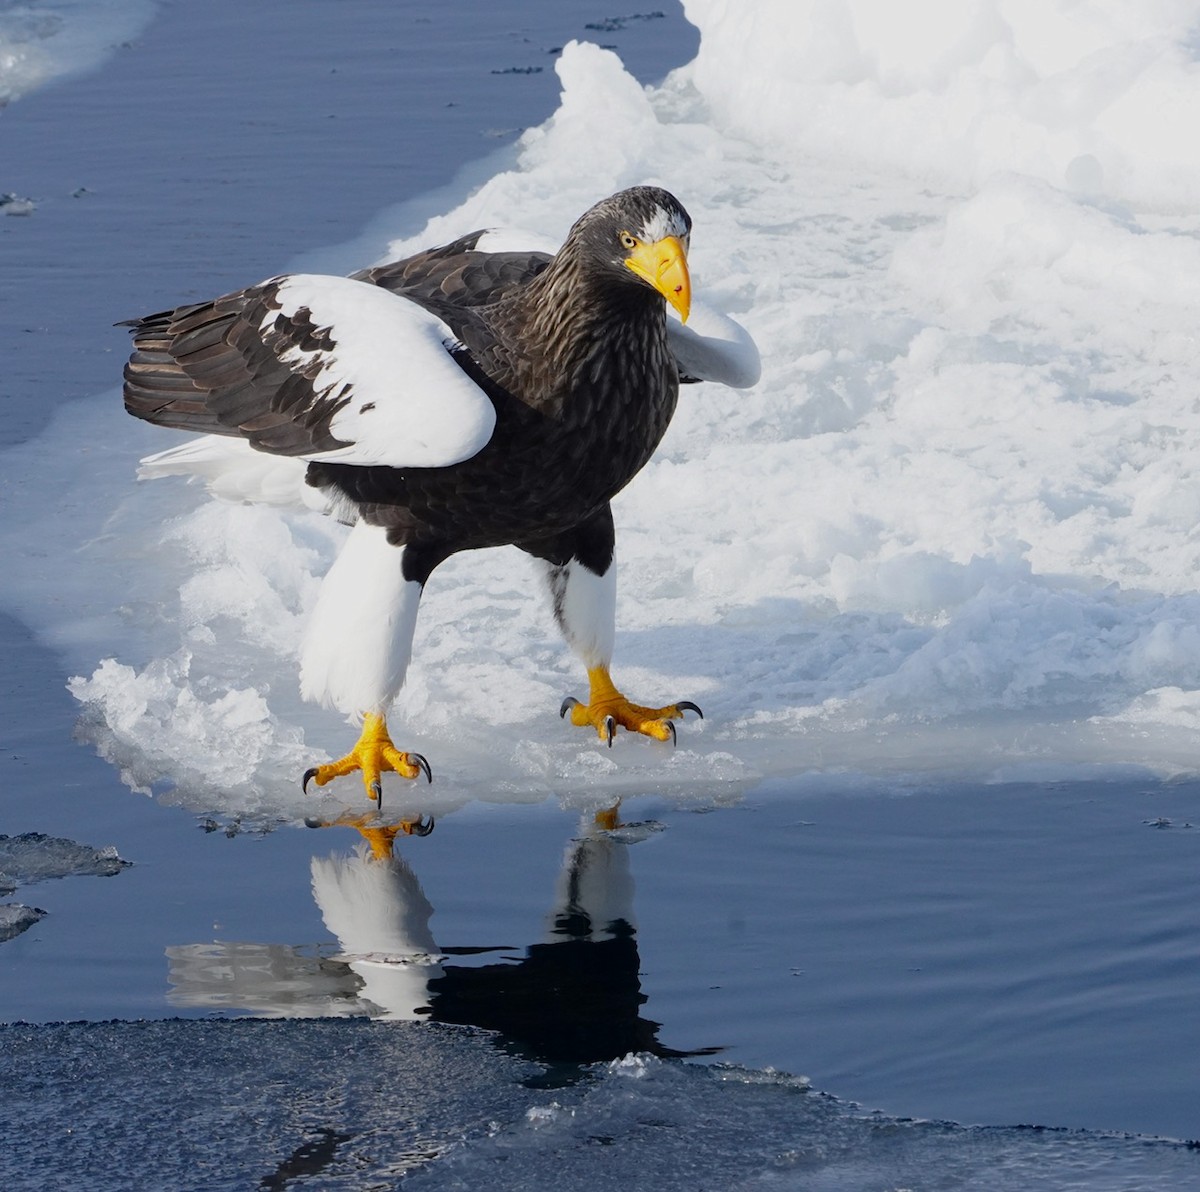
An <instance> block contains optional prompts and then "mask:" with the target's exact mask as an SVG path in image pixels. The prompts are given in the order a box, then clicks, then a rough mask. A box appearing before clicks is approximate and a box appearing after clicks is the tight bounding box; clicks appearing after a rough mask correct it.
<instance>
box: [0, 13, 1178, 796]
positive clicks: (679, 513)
mask: <svg viewBox="0 0 1200 1192" xmlns="http://www.w3.org/2000/svg"><path fill="white" fill-rule="evenodd" d="M685 9H686V12H687V15H688V17H689V19H690V20H692V21H693V22H694V23H695V24H697V25H698V26H699V28H700V30H701V48H700V52H699V54H698V56H697V58H696V59H695V61H694V62H692V63H691V64H689V65H688V66H685V67H683V68H681V69H680V70H678V71H676V72H674V73H673V74H672V75H671V76H670V77H669V78H668V79H667V80H666V81H665V82H664V83H663V84H662V85H661V86H658V87H653V88H649V89H644V88H643V87H642V86H641V85H639V84H638V83H637V82H636V81H635V80H634V79H633V78H632V77H631V76H630V75H629V74H628V73H627V72H626V71H625V70H624V69H623V67H622V65H621V63H620V61H619V60H618V59H617V57H616V56H615V55H614V54H612V53H611V52H609V51H606V50H603V49H601V48H599V47H597V46H595V45H590V44H582V43H572V44H569V45H567V46H566V47H565V48H564V50H563V52H562V55H561V57H560V58H559V60H558V62H557V67H556V69H557V70H558V73H559V76H560V78H561V82H562V100H561V105H560V107H559V109H558V111H557V112H556V113H555V115H554V116H553V117H552V118H551V119H550V120H549V121H547V122H546V123H545V124H544V125H542V126H541V127H538V128H534V129H531V130H530V131H528V132H527V133H525V134H524V136H523V137H522V139H521V141H520V143H519V146H518V150H517V154H516V161H515V163H513V164H510V165H509V166H508V168H502V169H501V168H499V167H498V171H497V172H496V173H495V174H494V175H493V176H492V177H491V178H490V179H489V180H488V181H487V182H486V183H484V184H483V185H481V186H479V187H477V188H476V189H474V190H472V191H471V192H470V193H467V194H465V196H464V197H463V198H462V201H461V203H460V204H459V205H458V206H457V207H454V208H453V209H452V210H448V211H446V212H445V213H444V214H442V215H440V216H439V217H437V218H435V219H432V220H430V221H429V223H428V224H426V225H425V226H421V227H397V229H396V233H397V235H396V239H395V241H394V242H393V243H392V245H391V251H390V254H389V255H390V256H399V255H402V254H405V253H407V252H410V251H413V250H415V249H418V248H420V247H423V246H426V245H429V244H432V243H438V242H444V241H447V240H449V239H451V238H453V237H455V236H457V235H460V234H462V233H464V232H466V231H469V230H471V229H474V228H477V227H481V226H497V225H502V226H507V227H516V228H521V227H524V228H528V229H530V242H531V243H533V242H535V241H540V238H542V237H545V236H550V237H551V238H556V237H557V238H561V236H562V235H563V234H564V233H565V232H566V230H567V228H568V227H569V225H570V223H571V222H572V220H573V219H574V218H575V217H576V216H577V215H578V214H579V213H580V212H581V211H583V210H584V209H585V208H586V207H588V206H589V205H590V204H591V203H592V202H594V201H595V200H596V199H597V198H598V197H600V196H602V195H603V194H606V193H609V192H611V191H614V190H617V189H619V188H621V187H624V186H628V185H632V184H636V183H651V184H656V185H662V186H665V187H667V188H668V189H670V190H672V191H673V192H674V193H676V194H677V195H678V196H679V197H680V198H681V199H682V200H683V202H684V203H685V205H686V206H687V207H688V209H689V211H690V212H691V214H692V216H693V219H694V220H695V231H694V234H693V243H692V253H691V263H692V267H693V282H694V291H695V294H696V296H697V297H698V298H700V299H703V300H704V301H706V302H708V303H711V304H712V305H713V306H715V307H717V308H719V309H723V310H725V311H728V312H729V313H730V314H731V315H732V316H733V317H734V318H736V319H737V320H738V321H739V322H741V323H742V324H744V325H745V326H746V327H747V328H748V329H749V331H750V332H751V333H752V335H753V336H754V338H755V340H756V341H757V343H758V345H759V347H760V349H761V352H762V359H763V370H762V379H761V381H760V382H759V384H758V385H757V386H756V387H755V388H754V389H752V390H749V391H745V392H742V391H733V390H730V389H727V388H724V387H722V386H719V385H699V386H689V387H688V388H686V389H685V390H684V392H683V394H682V396H681V403H680V408H679V412H678V414H677V415H676V418H675V421H674V423H673V425H672V427H671V429H670V431H669V433H668V435H667V438H666V440H665V441H664V443H663V445H662V448H661V449H660V451H659V453H658V455H657V456H656V457H655V459H654V460H653V461H652V462H651V463H650V464H649V465H648V466H647V468H646V469H645V470H644V472H643V473H642V474H641V475H640V476H639V477H638V478H637V479H636V480H635V481H634V482H633V484H632V485H630V487H629V488H628V489H627V490H626V491H625V492H624V493H622V494H621V495H620V496H619V497H618V499H617V501H616V502H615V506H614V508H615V514H616V520H617V527H618V562H619V567H620V580H619V596H618V632H617V649H616V658H615V664H614V673H615V676H616V678H617V679H618V681H619V682H620V683H621V684H622V686H623V687H625V688H626V689H627V691H628V692H629V694H630V695H631V696H632V697H634V698H637V699H639V700H643V701H650V700H653V701H658V700H664V701H665V700H668V699H676V698H687V699H692V700H695V701H696V702H697V703H699V704H700V705H701V706H702V707H703V709H704V712H705V717H706V718H705V720H704V721H703V722H702V723H701V724H695V723H693V722H689V723H688V724H687V725H686V726H685V727H684V728H683V729H681V732H680V736H679V744H678V748H677V749H675V750H674V751H671V750H670V749H669V748H664V747H663V746H661V745H659V744H658V743H655V742H647V741H641V740H635V739H632V738H628V737H621V738H619V739H618V741H617V742H616V745H615V746H614V748H613V749H611V750H608V749H605V748H603V747H602V746H598V745H597V743H596V741H595V739H594V738H593V737H589V736H588V735H587V734H584V733H581V732H579V731H577V730H572V729H571V728H570V727H569V726H567V725H564V724H563V723H562V722H561V721H560V720H559V719H558V717H557V716H556V715H555V712H556V710H557V708H558V705H559V702H560V701H561V699H562V697H563V696H564V695H566V694H570V693H574V694H577V695H578V694H582V690H581V688H582V686H583V683H582V675H581V673H580V672H579V670H578V668H577V665H576V663H575V662H574V660H573V659H572V658H571V656H570V654H569V652H568V650H567V649H566V647H565V646H564V645H563V644H562V643H561V641H560V640H559V639H558V637H557V634H556V632H555V630H554V627H553V624H552V620H551V618H550V616H549V613H548V611H547V610H546V609H545V608H544V607H542V605H541V602H540V598H539V596H538V593H537V591H536V586H535V584H534V582H533V577H532V573H531V570H530V568H529V565H528V563H527V561H526V560H525V559H523V558H522V557H520V556H519V555H517V554H516V553H515V552H513V551H494V552H484V553H479V554H474V555H464V556H458V557H456V558H454V559H452V560H451V561H450V562H448V563H447V564H445V565H444V566H443V567H441V568H440V569H439V570H438V572H437V573H436V575H435V576H434V578H433V580H432V581H431V583H430V585H429V588H428V590H427V592H426V596H425V599H424V601H423V605H422V609H421V614H420V619H419V622H418V627H417V635H416V642H415V651H414V662H413V666H412V669H411V671H410V673H409V682H408V686H407V688H406V690H405V691H404V692H403V693H402V695H401V698H400V701H399V703H398V705H397V708H396V712H395V715H394V717H393V728H394V736H395V737H396V739H397V741H398V743H400V744H401V747H403V748H416V749H419V750H420V751H421V752H422V753H424V754H426V755H427V756H428V757H429V758H430V760H431V762H432V764H433V767H434V774H435V778H436V783H435V786H434V788H433V790H432V798H433V799H434V800H435V802H433V803H430V802H428V800H426V801H425V802H424V804H423V805H425V806H428V807H429V808H431V809H435V810H439V812H440V813H441V812H444V811H445V810H447V809H448V808H449V807H451V806H453V805H456V804H458V803H461V802H462V801H465V800H467V799H472V798H487V799H499V800H513V799H521V800H527V799H528V800H534V799H540V798H543V797H545V796H546V795H547V794H549V793H558V794H560V795H564V796H566V797H569V798H575V797H577V798H578V799H579V800H580V801H581V802H586V801H587V799H588V798H589V797H591V796H593V795H594V796H596V797H598V798H602V797H604V796H606V795H608V794H612V793H617V792H620V791H623V790H641V791H645V790H657V791H662V792H667V793H676V794H679V795H680V796H681V797H682V796H684V795H685V794H690V795H691V796H695V797H700V798H706V799H712V798H718V797H731V796H734V795H736V792H737V791H738V790H740V789H743V788H744V787H745V785H746V784H748V783H752V782H754V781H756V780H758V779H759V778H760V777H762V776H764V775H801V774H806V773H811V772H814V771H818V772H830V771H833V770H838V771H850V772H851V773H863V774H872V775H880V774H882V775H889V776H894V777H895V778H896V779H897V780H903V779H905V778H906V777H908V778H911V777H913V776H915V777H916V778H917V779H919V780H922V781H926V780H929V779H931V778H932V779H937V778H954V779H960V778H975V779H978V778H985V779H987V778H996V779H1004V778H1009V777H1013V776H1022V777H1038V776H1044V775H1054V776H1056V777H1061V776H1065V775H1079V774H1085V773H1091V772H1095V771H1096V769H1097V768H1100V769H1101V770H1102V771H1103V772H1109V773H1111V772H1115V771H1122V772H1133V773H1139V772H1140V773H1147V772H1148V773H1153V774H1155V775H1159V776H1176V775H1181V774H1193V775H1194V774H1195V773H1196V772H1197V769H1198V768H1200V767H1198V766H1197V758H1198V756H1200V754H1198V752H1197V747H1196V743H1195V742H1196V731H1197V729H1198V728H1200V595H1198V594H1197V593H1196V591H1195V590H1194V580H1193V577H1194V575H1195V573H1196V570H1197V563H1198V562H1200V534H1198V533H1197V531H1196V524H1197V518H1198V515H1200V488H1198V487H1197V484H1196V482H1195V480H1194V476H1195V475H1196V474H1197V472H1198V471H1200V467H1198V465H1200V404H1198V403H1197V400H1196V396H1195V389H1194V383H1193V378H1194V377H1196V376H1197V375H1200V368H1198V365H1200V344H1198V340H1197V335H1196V331H1195V327H1196V325H1197V321H1198V316H1200V280H1197V279H1198V278H1200V219H1197V217H1196V215H1195V213H1194V211H1193V210H1192V209H1191V207H1190V206H1189V201H1190V197H1191V196H1193V195H1194V194H1196V193H1198V191H1200V148H1198V146H1197V143H1196V141H1195V138H1194V137H1192V136H1191V134H1190V131H1189V130H1190V129H1192V128H1193V127H1195V125H1196V118H1195V117H1197V116H1200V111H1198V109H1200V64H1198V63H1197V61H1196V46H1197V42H1196V38H1195V10H1194V5H1191V4H1188V3H1183V2H1181V0H1158V2H1156V3H1154V4H1152V5H1140V6H1138V7H1137V11H1136V14H1135V13H1134V11H1133V9H1132V8H1131V7H1130V6H1128V5H1123V4H1119V3H1102V2H1095V3H1086V4H1080V3H1075V2H1069V0H1041V2H1039V3H1038V4H1036V5H1035V4H1032V3H1029V2H1028V0H973V2H971V3H966V4H962V3H958V4H951V3H949V0H922V2H920V3H913V4H910V5H907V6H905V7H904V8H903V10H899V9H897V8H896V7H895V6H894V5H889V4H886V3H883V2H882V0H823V2H822V3H816V2H815V0H762V2H761V3H759V4H757V5H754V6H751V8H749V9H747V8H746V7H745V6H733V5H729V4H726V3H722V2H721V0H686V3H685ZM1168 112H1169V113H1170V114H1171V115H1170V119H1166V118H1164V113H1168ZM1189 114H1190V116H1189ZM614 130H619V135H618V133H617V132H614ZM301 248H303V246H301V245H297V249H298V250H300V249H301ZM324 256H325V257H326V258H328V259H330V260H333V259H336V260H337V262H338V263H337V267H339V268H343V269H345V270H346V271H349V270H351V269H353V268H356V267H361V266H363V265H365V264H369V263H370V262H368V261H364V260H361V259H356V258H355V257H354V256H353V246H349V247H346V248H344V249H342V250H340V253H339V251H327V252H326V253H325V254H324ZM255 280H258V279H255V278H251V277H247V278H246V281H247V282H251V281H255ZM171 298H172V296H171V295H147V298H146V302H147V307H146V309H147V310H150V309H154V308H155V304H156V303H157V304H160V305H161V304H162V303H163V302H164V301H170V300H171ZM118 350H119V347H118ZM115 380H116V370H115V368H114V381H115ZM172 442H173V440H172V438H171V436H169V435H166V434H162V433H155V432H153V431H151V430H150V429H148V428H145V427H141V426H138V425H136V424H133V423H132V421H131V420H129V419H128V418H126V416H125V415H124V414H123V413H122V412H121V410H120V402H119V398H118V397H117V396H116V395H115V394H113V393H106V394H104V395H102V396H100V397H97V398H95V399H93V400H91V401H88V402H86V403H82V404H81V405H79V406H76V407H73V408H70V409H68V410H67V411H65V412H64V413H63V414H62V415H61V416H60V417H59V419H58V421H57V422H56V424H55V425H54V426H53V427H52V428H51V430H50V431H48V432H47V434H46V435H45V436H43V437H42V438H41V439H40V440H38V441H37V442H35V443H33V444H29V445H26V446H25V447H22V448H18V449H16V450H13V451H10V452H8V453H7V454H6V456H5V458H4V461H3V466H4V471H5V474H6V475H7V476H9V477H10V478H15V479H14V480H13V482H12V486H11V499H12V503H13V506H14V509H15V513H16V516H14V517H11V518H10V519H9V521H8V524H7V526H6V528H5V529H4V531H3V534H4V538H3V550H4V553H5V554H6V556H8V557H23V558H26V559H28V560H29V562H30V566H29V567H28V568H25V569H23V570H22V572H21V574H20V575H13V574H7V575H5V576H4V578H3V580H2V581H0V582H2V584H3V589H2V590H0V595H3V597H4V600H5V603H6V604H8V605H9V606H10V607H12V608H13V609H15V610H16V611H17V612H18V613H19V614H20V615H21V616H23V617H24V618H25V619H26V620H27V621H28V622H29V623H31V624H32V625H34V626H35V627H36V628H37V629H38V630H39V632H40V633H41V635H42V636H43V637H44V639H45V640H47V641H48V642H50V643H52V644H53V645H55V646H56V647H57V648H59V649H60V650H61V652H62V653H63V655H64V657H65V659H66V664H67V666H68V667H69V668H70V671H71V673H73V674H75V675H76V677H75V678H73V679H72V680H71V690H72V691H73V692H74V694H75V695H76V697H77V698H78V699H79V700H80V702H81V704H82V706H83V714H84V725H85V728H84V731H85V732H86V734H87V735H88V736H89V737H90V739H92V740H93V741H94V742H95V744H96V746H97V747H98V748H99V749H100V751H101V752H102V753H103V754H104V755H105V756H107V757H109V758H110V759H111V760H112V761H113V763H114V764H115V765H117V766H119V767H120V768H121V770H122V772H123V774H124V775H125V777H126V780H127V781H128V782H129V783H130V785H131V786H134V787H135V788H137V789H143V790H147V791H155V792H164V791H173V792H174V793H173V794H172V795H171V796H170V797H172V798H173V799H176V800H179V801H182V802H184V803H186V804H188V805H190V806H194V807H198V808H199V807H203V808H204V809H206V810H218V811H219V810H235V809H236V810H238V811H239V812H242V813H246V814H251V815H253V814H261V815H263V816H266V817H273V816H275V817H283V818H297V817H299V816H301V815H302V814H303V813H304V811H305V810H306V809H308V808H310V807H311V801H308V802H306V801H305V800H304V799H303V797H302V796H301V795H300V792H299V784H298V782H297V777H298V775H299V772H300V771H301V769H303V767H304V766H306V765H309V764H315V763H316V762H319V761H321V760H324V759H325V758H326V757H328V756H329V753H330V752H340V751H342V750H344V748H345V747H347V746H348V745H349V744H350V741H351V739H352V733H351V730H350V729H348V728H347V727H346V726H345V725H344V724H342V723H341V721H340V720H339V718H338V717H337V716H336V715H334V714H332V713H327V712H321V711H319V710H316V709H312V708H308V707H306V706H304V705H302V704H301V703H300V701H299V698H298V695H297V680H296V656H297V649H298V643H299V640H300V634H301V632H302V627H303V623H304V619H305V615H306V613H307V611H308V610H309V609H310V608H311V607H312V605H313V602H314V600H315V596H316V591H317V588H318V585H319V580H320V576H321V574H322V573H323V572H324V570H325V569H326V568H327V567H328V565H329V563H330V561H331V559H332V558H333V556H334V553H335V551H336V549H337V546H338V543H339V541H340V539H341V537H342V536H343V534H344V531H343V530H342V529H341V528H340V527H338V526H336V525H334V524H332V523H331V522H329V521H328V520H325V519H322V518H321V517H320V516H319V515H318V514H316V513H309V514H289V513H286V512H282V511H279V510H276V509H273V508H268V507H261V506H253V507H252V506H247V505H240V504H235V503H230V502H228V501H218V500H215V499H212V498H210V497H209V496H208V495H207V494H206V492H205V490H204V489H203V487H202V486H201V485H193V486H190V487H189V486H187V485H186V484H185V482H183V481H182V480H179V479H177V478H172V479H166V480H161V479H160V480H155V481H153V482H148V483H144V484H141V485H139V484H136V483H135V481H134V475H135V472H136V469H137V459H138V457H139V456H140V455H144V454H147V453H148V452H151V451H155V450H159V449H162V448H166V447H169V446H170V445H171V444H172ZM22 477H24V478H25V480H24V481H22V479H21V478H22ZM35 477H36V478H37V480H36V483H35V482H34V478H35ZM48 477H51V478H53V484H52V485H49V486H48V485H47V478H48ZM47 487H50V488H51V489H52V490H53V491H52V493H51V496H50V499H49V502H48V503H44V501H45V493H46V489H47ZM64 527H65V532H66V537H65V539H64ZM51 544H52V545H51ZM64 557H67V558H69V559H70V560H71V566H70V568H64V567H63V566H62V560H63V559H64ZM51 579H52V580H53V593H54V594H53V598H52V599H51V600H49V601H48V600H47V599H46V592H47V584H48V583H49V582H50V580H51ZM398 789H399V788H397V790H398ZM345 794H346V797H347V798H348V799H356V798H358V797H359V793H358V792H353V791H350V790H347V791H346V792H345ZM421 796H422V799H425V795H424V792H421ZM321 797H322V798H327V797H328V796H327V795H323V796H321ZM406 797H408V794H407V793H405V794H397V795H390V796H388V798H389V799H391V800H393V801H395V800H397V799H403V798H406Z"/></svg>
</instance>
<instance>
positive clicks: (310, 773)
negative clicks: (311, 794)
mask: <svg viewBox="0 0 1200 1192" xmlns="http://www.w3.org/2000/svg"><path fill="white" fill-rule="evenodd" d="M316 776H317V767H316V766H313V767H312V769H311V770H305V771H304V777H303V778H302V779H301V780H300V789H301V790H302V791H303V792H304V793H305V794H306V795H307V794H308V782H309V779H310V778H316Z"/></svg>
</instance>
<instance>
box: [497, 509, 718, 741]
mask: <svg viewBox="0 0 1200 1192" xmlns="http://www.w3.org/2000/svg"><path fill="white" fill-rule="evenodd" d="M614 544H615V534H614V530H613V520H612V512H611V510H610V509H609V508H608V507H607V506H606V507H605V508H604V509H603V510H602V511H601V512H600V513H598V514H596V515H595V516H594V517H592V518H591V519H590V520H589V521H586V522H583V523H582V524H580V525H578V526H576V527H575V528H574V529H572V530H569V531H567V532H566V533H563V534H559V535H556V536H555V537H553V538H548V539H541V540H539V541H537V542H525V543H521V544H520V545H521V549H522V550H524V551H526V552H528V553H529V554H531V555H533V556H534V557H535V558H536V559H537V560H538V564H539V566H540V570H541V571H542V576H543V579H544V581H545V584H546V588H547V591H548V593H549V596H550V604H551V608H552V609H553V611H554V619H555V621H556V622H557V623H558V627H559V629H561V630H562V634H563V637H564V638H566V640H567V644H568V645H569V646H570V647H571V649H572V650H574V651H575V653H576V654H577V655H578V656H579V658H580V659H582V661H583V664H584V666H585V667H587V675H588V686H589V691H588V701H587V703H586V704H585V703H581V702H580V701H579V700H577V699H575V698H574V697H573V696H568V697H567V698H566V699H565V700H564V701H563V704H562V708H561V709H560V710H559V714H560V715H561V716H566V715H567V713H568V712H569V713H570V714H571V723H572V724H577V725H580V726H582V725H588V724H590V725H591V726H592V727H593V728H595V730H596V732H597V733H598V734H599V736H600V739H601V740H607V742H608V744H609V745H610V746H611V745H612V742H613V737H614V736H615V735H616V731H617V726H618V725H620V726H621V727H622V728H625V729H627V730H628V731H630V732H635V733H642V734H644V735H645V736H648V737H656V738H657V739H658V740H660V741H667V740H670V741H674V740H675V726H674V725H673V724H672V723H671V721H672V720H680V719H682V718H683V714H684V712H695V713H696V714H697V715H698V716H700V717H703V715H704V713H703V712H701V711H700V709H699V708H698V707H697V706H696V705H695V704H694V703H692V702H691V701H690V700H683V701H681V702H679V703H675V704H668V705H667V706H666V707H662V708H647V707H643V706H642V705H641V704H634V703H630V701H629V700H628V699H626V698H625V696H624V695H622V693H621V692H620V691H619V690H618V689H617V687H616V685H615V684H614V683H613V681H612V677H611V675H610V674H609V666H610V665H611V663H612V654H613V638H614V635H615V626H616V603H617V568H616V562H615V559H614V556H613V548H614Z"/></svg>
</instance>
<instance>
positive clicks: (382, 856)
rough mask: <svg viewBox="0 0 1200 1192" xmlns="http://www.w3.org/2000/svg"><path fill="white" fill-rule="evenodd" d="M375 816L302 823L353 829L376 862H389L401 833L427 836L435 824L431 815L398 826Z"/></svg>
mask: <svg viewBox="0 0 1200 1192" xmlns="http://www.w3.org/2000/svg"><path fill="white" fill-rule="evenodd" d="M375 815H376V813H375V812H373V811H372V812H369V813H368V814H366V815H355V814H353V813H352V812H343V813H342V814H341V815H339V816H338V817H337V819H331V820H326V819H320V818H319V817H317V816H309V818H308V819H306V820H305V821H304V823H305V825H306V826H307V827H309V828H354V829H355V831H357V832H358V834H359V835H360V836H361V837H362V838H363V839H364V840H365V841H366V842H367V843H368V844H369V845H370V846H371V855H372V856H373V857H374V858H375V859H376V860H377V861H390V860H391V858H392V849H393V846H394V845H395V843H396V837H397V836H399V835H400V834H401V833H402V832H403V833H404V835H405V836H428V835H429V833H430V832H432V831H433V825H434V823H435V821H434V818H433V816H432V815H431V816H430V817H429V819H428V820H426V819H425V817H424V816H423V815H418V816H417V818H416V819H405V820H401V821H400V822H399V823H398V824H381V823H379V822H378V821H377V820H376V819H375Z"/></svg>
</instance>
